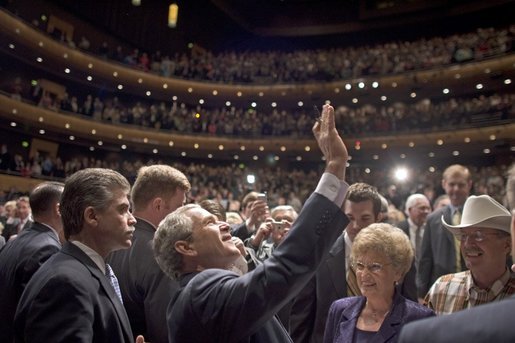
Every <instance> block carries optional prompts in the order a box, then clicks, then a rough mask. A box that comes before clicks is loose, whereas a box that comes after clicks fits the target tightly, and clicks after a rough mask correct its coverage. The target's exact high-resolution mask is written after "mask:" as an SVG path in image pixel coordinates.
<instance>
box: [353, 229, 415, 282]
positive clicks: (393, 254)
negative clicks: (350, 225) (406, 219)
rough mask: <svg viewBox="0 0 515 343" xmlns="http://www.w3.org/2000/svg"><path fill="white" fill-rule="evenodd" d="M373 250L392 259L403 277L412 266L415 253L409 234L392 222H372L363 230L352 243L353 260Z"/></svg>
mask: <svg viewBox="0 0 515 343" xmlns="http://www.w3.org/2000/svg"><path fill="white" fill-rule="evenodd" d="M371 251H374V252H378V253H380V254H383V255H384V256H386V257H387V258H388V259H390V261H391V262H392V265H393V267H394V268H395V269H396V270H398V271H399V272H400V273H401V275H402V277H404V275H406V273H407V272H408V271H409V270H410V268H411V264H412V262H413V255H414V254H413V247H412V246H411V243H410V241H409V238H408V235H406V234H405V233H404V231H402V230H401V229H399V228H396V227H394V226H392V225H390V224H386V223H376V224H370V225H369V226H367V227H366V228H364V229H363V230H361V231H360V232H359V233H358V234H357V235H356V238H354V242H353V243H352V250H351V253H350V258H351V261H355V260H356V258H357V257H360V256H363V255H366V254H367V253H368V252H371Z"/></svg>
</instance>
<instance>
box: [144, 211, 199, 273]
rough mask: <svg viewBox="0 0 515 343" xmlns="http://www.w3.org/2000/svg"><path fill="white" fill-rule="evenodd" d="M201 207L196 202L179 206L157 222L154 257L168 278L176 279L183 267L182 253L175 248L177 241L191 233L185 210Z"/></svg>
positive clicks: (191, 228)
mask: <svg viewBox="0 0 515 343" xmlns="http://www.w3.org/2000/svg"><path fill="white" fill-rule="evenodd" d="M194 208H198V209H201V208H202V207H200V206H199V205H197V204H189V205H186V206H182V207H179V208H178V209H177V210H175V211H174V212H172V213H170V214H168V215H167V216H166V217H165V219H163V220H162V221H161V223H159V226H158V227H157V231H156V233H155V235H154V241H153V248H154V257H155V258H156V261H157V264H158V265H159V267H160V268H161V270H162V271H163V272H164V273H165V274H166V275H168V276H169V277H170V278H172V279H175V280H177V279H178V278H179V276H180V274H181V271H182V268H183V261H182V254H181V253H179V252H178V251H177V250H176V249H175V243H177V242H178V241H187V240H189V239H190V238H191V235H192V233H193V220H192V219H191V218H190V216H188V214H187V212H188V211H190V210H191V209H194Z"/></svg>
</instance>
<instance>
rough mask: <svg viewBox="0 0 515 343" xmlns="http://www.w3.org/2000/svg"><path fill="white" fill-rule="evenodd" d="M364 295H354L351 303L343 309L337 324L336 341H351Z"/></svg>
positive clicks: (363, 301)
mask: <svg viewBox="0 0 515 343" xmlns="http://www.w3.org/2000/svg"><path fill="white" fill-rule="evenodd" d="M365 300H366V298H365V297H354V298H352V300H351V301H352V303H351V304H350V305H349V306H347V307H346V308H345V310H343V313H342V320H341V323H340V325H339V326H338V331H339V332H340V334H339V335H338V342H352V338H353V337H354V331H355V330H356V325H357V322H358V317H359V314H360V313H361V309H362V308H363V305H364V303H365Z"/></svg>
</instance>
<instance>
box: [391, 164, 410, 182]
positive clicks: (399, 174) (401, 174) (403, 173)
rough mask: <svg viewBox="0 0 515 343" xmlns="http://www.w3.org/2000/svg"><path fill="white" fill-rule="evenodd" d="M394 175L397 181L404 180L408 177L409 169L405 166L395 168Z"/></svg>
mask: <svg viewBox="0 0 515 343" xmlns="http://www.w3.org/2000/svg"><path fill="white" fill-rule="evenodd" d="M393 175H394V177H395V179H396V180H397V181H401V182H403V181H406V180H407V179H408V170H407V169H406V168H404V167H399V168H397V169H395V171H394V173H393Z"/></svg>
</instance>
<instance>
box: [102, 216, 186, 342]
mask: <svg viewBox="0 0 515 343" xmlns="http://www.w3.org/2000/svg"><path fill="white" fill-rule="evenodd" d="M136 220H137V221H138V222H137V223H136V225H134V227H135V229H136V230H135V231H134V235H133V239H132V246H131V247H130V248H129V249H123V250H118V251H115V252H114V253H112V254H111V255H110V256H109V257H108V259H107V260H108V263H109V264H110V265H111V267H112V268H113V271H114V273H115V275H116V277H117V278H118V282H119V284H120V290H121V291H122V298H123V305H124V307H125V310H126V311H127V315H128V316H129V321H130V323H131V327H132V333H133V336H134V337H136V336H137V335H143V336H144V337H145V340H146V341H148V342H152V343H168V328H167V325H166V308H167V306H168V303H169V302H170V300H171V299H172V297H173V295H174V294H175V292H177V290H178V289H179V284H178V283H177V282H176V281H173V280H171V279H170V278H169V277H167V276H166V275H165V274H164V273H163V272H162V271H161V269H160V268H159V266H158V264H157V262H156V260H155V258H154V252H153V250H152V240H153V238H154V233H155V231H156V229H155V228H154V226H153V225H152V224H150V223H149V222H147V221H145V220H143V219H141V218H136Z"/></svg>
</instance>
